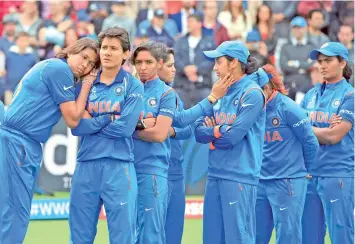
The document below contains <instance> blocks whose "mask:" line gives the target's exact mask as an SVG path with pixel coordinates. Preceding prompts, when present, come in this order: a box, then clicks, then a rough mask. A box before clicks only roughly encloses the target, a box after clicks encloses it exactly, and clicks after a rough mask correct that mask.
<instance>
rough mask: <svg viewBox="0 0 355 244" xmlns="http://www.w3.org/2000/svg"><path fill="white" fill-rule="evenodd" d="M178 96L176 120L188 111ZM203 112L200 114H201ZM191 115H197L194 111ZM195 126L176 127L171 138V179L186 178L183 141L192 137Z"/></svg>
mask: <svg viewBox="0 0 355 244" xmlns="http://www.w3.org/2000/svg"><path fill="white" fill-rule="evenodd" d="M176 97H177V101H178V106H177V111H176V113H175V117H174V120H176V117H177V116H179V114H183V113H184V111H188V110H184V104H183V102H182V100H181V98H180V97H179V95H178V94H176ZM208 103H209V102H208ZM197 106H198V105H197ZM192 109H193V108H192ZM197 114H199V113H197ZM202 114H203V113H202ZM202 114H200V116H201V115H202ZM191 115H192V116H193V117H194V116H195V114H194V113H192V114H191ZM191 115H190V116H191ZM200 116H198V117H197V118H199V117H200ZM197 118H196V119H197ZM196 119H195V120H196ZM187 120H189V119H187ZM181 121H183V122H184V121H186V120H185V119H182V120H181ZM194 128H195V127H194V125H188V126H186V127H184V128H176V127H174V130H175V137H174V138H170V144H171V155H170V162H169V170H168V178H169V180H180V179H183V178H184V173H183V168H182V163H183V162H184V154H183V151H182V142H183V140H187V139H189V138H190V136H191V135H192V132H193V130H194Z"/></svg>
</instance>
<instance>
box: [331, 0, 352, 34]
mask: <svg viewBox="0 0 355 244" xmlns="http://www.w3.org/2000/svg"><path fill="white" fill-rule="evenodd" d="M329 22H330V23H329V30H328V36H329V38H330V40H332V41H336V40H337V33H338V30H339V28H340V26H341V25H350V26H354V1H334V3H333V8H332V12H331V15H330V21H329Z"/></svg>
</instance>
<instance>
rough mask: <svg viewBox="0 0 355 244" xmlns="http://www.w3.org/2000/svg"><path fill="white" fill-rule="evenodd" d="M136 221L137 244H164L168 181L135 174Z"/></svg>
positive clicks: (155, 176) (162, 178)
mask: <svg viewBox="0 0 355 244" xmlns="http://www.w3.org/2000/svg"><path fill="white" fill-rule="evenodd" d="M137 180H138V219H137V222H138V224H137V232H138V236H137V241H136V243H137V244H153V243H154V244H165V243H166V238H165V230H164V226H165V220H166V210H167V202H168V179H167V178H165V177H162V176H157V175H151V174H137Z"/></svg>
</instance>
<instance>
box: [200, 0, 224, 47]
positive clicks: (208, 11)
mask: <svg viewBox="0 0 355 244" xmlns="http://www.w3.org/2000/svg"><path fill="white" fill-rule="evenodd" d="M217 7H218V6H217V1H216V0H209V1H205V2H204V3H203V15H204V16H203V17H204V18H203V26H202V35H203V36H213V38H214V41H215V43H216V45H220V44H221V43H222V42H224V41H229V40H230V38H229V36H228V31H227V29H226V27H225V26H224V25H222V24H221V23H220V22H219V21H218V20H217V14H218V9H217Z"/></svg>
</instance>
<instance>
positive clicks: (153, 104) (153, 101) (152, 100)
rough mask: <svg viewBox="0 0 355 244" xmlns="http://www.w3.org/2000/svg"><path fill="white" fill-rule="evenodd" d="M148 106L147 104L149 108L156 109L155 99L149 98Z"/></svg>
mask: <svg viewBox="0 0 355 244" xmlns="http://www.w3.org/2000/svg"><path fill="white" fill-rule="evenodd" d="M148 104H149V106H151V107H152V108H154V107H156V106H157V99H155V98H149V100H148Z"/></svg>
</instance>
